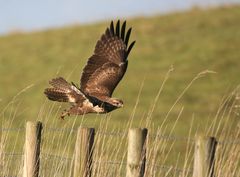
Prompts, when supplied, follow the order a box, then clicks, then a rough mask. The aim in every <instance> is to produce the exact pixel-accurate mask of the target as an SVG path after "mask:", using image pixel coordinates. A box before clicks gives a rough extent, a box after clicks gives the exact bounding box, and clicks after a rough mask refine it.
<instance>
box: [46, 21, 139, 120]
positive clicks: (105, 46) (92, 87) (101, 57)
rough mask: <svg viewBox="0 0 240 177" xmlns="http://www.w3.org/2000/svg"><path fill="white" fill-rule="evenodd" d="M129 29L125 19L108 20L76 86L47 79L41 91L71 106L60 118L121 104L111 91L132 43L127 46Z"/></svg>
mask: <svg viewBox="0 0 240 177" xmlns="http://www.w3.org/2000/svg"><path fill="white" fill-rule="evenodd" d="M131 30H132V28H129V29H128V30H126V21H124V22H123V24H122V25H121V24H120V21H119V20H118V21H117V24H116V27H114V23H113V21H112V22H111V24H110V27H108V28H107V29H106V31H105V33H104V34H103V35H102V36H101V38H100V39H99V40H98V41H97V44H96V46H95V50H94V53H93V55H92V56H91V57H90V58H89V59H88V62H87V64H86V66H85V67H84V69H83V72H82V76H81V79H80V88H78V87H77V86H76V85H75V84H74V83H69V82H67V81H66V80H65V79H64V78H62V77H58V78H55V79H52V80H51V81H49V84H50V85H51V86H52V87H51V88H46V89H45V90H44V93H45V95H46V96H47V98H48V99H49V100H52V101H58V102H70V103H71V105H72V106H71V107H70V108H69V109H68V110H64V112H62V114H61V118H62V119H64V117H65V116H67V115H68V116H70V115H83V114H87V113H108V112H110V111H113V110H115V109H117V108H121V107H122V106H123V101H122V100H120V99H117V98H113V97H112V94H113V91H114V89H115V88H116V86H117V85H118V83H119V82H120V81H121V79H122V78H123V76H124V74H125V72H126V70H127V66H128V55H129V53H130V51H131V49H132V47H133V46H134V44H135V41H133V42H131V44H130V45H128V41H129V37H130V34H131Z"/></svg>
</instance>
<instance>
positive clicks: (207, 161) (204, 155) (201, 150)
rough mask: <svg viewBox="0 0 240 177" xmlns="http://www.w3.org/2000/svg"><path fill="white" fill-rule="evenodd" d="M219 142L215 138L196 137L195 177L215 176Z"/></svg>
mask: <svg viewBox="0 0 240 177" xmlns="http://www.w3.org/2000/svg"><path fill="white" fill-rule="evenodd" d="M216 146H217V141H216V139H215V138H214V137H204V136H198V137H196V142H195V152H194V169H193V177H213V176H214V156H215V151H216Z"/></svg>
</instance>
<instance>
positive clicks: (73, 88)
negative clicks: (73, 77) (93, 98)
mask: <svg viewBox="0 0 240 177" xmlns="http://www.w3.org/2000/svg"><path fill="white" fill-rule="evenodd" d="M71 89H72V90H74V91H75V92H76V93H77V94H79V95H81V96H83V98H86V97H85V95H84V94H83V93H82V92H81V91H80V90H79V89H78V88H76V87H75V86H73V85H71Z"/></svg>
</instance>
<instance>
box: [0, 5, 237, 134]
mask: <svg viewBox="0 0 240 177" xmlns="http://www.w3.org/2000/svg"><path fill="white" fill-rule="evenodd" d="M239 20H240V7H239V6H235V7H228V8H227V7H225V8H224V7H222V8H218V9H210V10H199V9H193V10H191V11H188V12H184V13H175V14H170V15H165V16H158V17H151V18H136V19H131V20H128V23H127V25H128V26H132V27H133V31H132V37H131V40H136V41H137V43H136V45H135V47H134V48H133V50H132V53H131V54H130V57H129V67H128V71H127V73H126V75H125V77H124V79H123V81H122V82H121V83H120V85H119V86H118V88H117V89H116V91H115V93H114V96H115V97H118V98H121V99H123V100H124V104H125V105H124V108H122V109H119V110H116V111H114V112H113V113H112V119H111V121H112V123H113V124H114V125H115V126H120V127H121V126H123V125H124V124H123V123H124V122H127V120H128V119H129V117H130V116H131V115H132V110H133V109H134V106H135V103H136V101H137V98H138V94H139V91H140V90H141V85H142V84H143V88H142V90H141V94H140V100H139V103H138V105H137V109H136V113H135V121H134V124H135V125H138V124H139V122H140V119H142V118H145V117H146V116H147V114H148V112H149V110H150V108H151V106H152V104H153V101H154V99H155V97H156V96H157V93H158V90H159V89H160V88H161V85H162V84H163V81H164V78H165V77H166V74H167V72H168V71H169V68H171V66H172V67H173V68H174V70H173V71H172V72H171V73H170V76H169V79H168V80H167V82H166V83H165V84H164V86H163V90H162V92H161V94H160V97H159V99H158V102H157V103H156V107H155V110H154V112H153V114H152V116H151V118H152V122H154V123H155V125H156V126H157V125H158V124H160V123H161V122H162V121H163V119H164V118H165V117H166V115H167V113H168V112H169V110H170V109H171V107H172V106H173V104H174V102H175V101H176V100H177V99H178V98H179V96H180V95H181V94H182V93H183V91H184V89H185V88H186V87H187V85H188V84H189V83H190V82H191V80H192V79H193V78H194V77H195V76H197V74H198V73H200V72H202V71H203V70H207V69H208V70H213V71H215V72H216V74H207V75H206V76H204V77H202V78H199V79H197V80H196V81H194V83H193V84H192V85H191V87H190V88H189V89H187V91H186V92H185V94H184V95H183V96H182V97H181V99H180V100H179V101H178V102H177V104H176V105H175V106H174V108H173V109H172V110H171V112H170V114H169V116H168V119H167V124H169V125H171V124H172V123H173V122H174V121H175V120H176V118H177V115H178V114H179V112H180V110H181V109H182V108H183V107H184V110H183V113H182V116H181V119H180V121H179V123H178V126H177V127H176V129H174V133H175V134H180V135H185V134H186V133H187V132H188V128H189V126H190V123H189V122H190V120H191V119H192V117H194V118H195V122H196V125H197V124H198V126H199V125H200V127H203V126H201V125H204V124H205V122H206V121H208V120H209V119H212V117H213V116H215V114H216V112H217V109H218V108H219V105H220V103H221V100H222V98H223V96H225V95H227V94H229V93H230V92H231V91H232V90H233V89H234V88H236V86H237V85H238V84H239V82H240V79H239V75H240V69H239V68H240V62H239V59H240V50H239V46H240V30H239V29H240V23H239ZM108 24H109V22H106V23H101V24H95V25H87V26H75V27H66V28H62V29H54V30H47V31H42V32H34V33H29V34H12V35H9V36H5V37H0V76H1V77H0V88H1V89H0V107H1V109H0V110H2V111H1V112H2V113H3V114H2V115H1V120H4V121H5V122H6V121H8V120H9V117H13V116H14V117H15V118H14V122H13V126H15V127H19V126H23V124H24V123H25V121H27V120H36V119H43V117H41V116H44V115H45V114H41V116H40V117H39V116H38V115H39V111H40V110H41V107H42V106H43V105H44V106H45V107H44V108H43V109H44V111H43V112H44V113H46V114H47V113H49V112H50V111H49V109H50V108H49V107H53V110H58V108H59V105H60V104H53V103H52V102H49V101H47V100H46V98H45V96H44V95H43V90H44V88H46V87H48V81H49V80H50V79H52V78H54V77H56V76H63V77H65V78H67V79H68V80H69V81H74V82H77V83H78V82H79V78H80V73H81V71H82V69H83V67H84V65H85V63H86V61H87V58H88V57H89V56H91V54H92V52H93V50H94V46H95V43H96V41H97V40H98V38H99V37H100V35H101V34H102V33H103V32H104V31H105V28H106V26H107V25H108ZM12 100H14V104H13V105H10V106H9V107H8V108H6V105H8V104H9V103H11V101H12ZM62 107H65V105H62ZM5 108H6V109H5ZM62 109H63V108H61V110H62ZM58 114H59V113H58ZM54 116H55V114H52V116H51V115H50V116H49V117H52V118H50V119H49V120H48V122H47V124H49V125H51V122H52V121H53V120H52V119H56V117H54ZM95 117H96V115H86V116H85V119H84V124H86V125H94V126H97V125H98V122H99V120H100V118H99V117H104V115H101V116H99V117H98V118H97V119H95ZM237 119H238V118H236V117H233V120H237ZM71 121H73V119H72V118H67V119H66V120H65V122H66V123H67V122H71ZM81 121H82V119H78V120H77V123H76V126H78V125H79V124H80V122H81ZM93 123H94V124H93ZM54 125H55V126H63V125H64V123H63V122H62V121H56V123H55V124H54ZM200 129H201V128H200Z"/></svg>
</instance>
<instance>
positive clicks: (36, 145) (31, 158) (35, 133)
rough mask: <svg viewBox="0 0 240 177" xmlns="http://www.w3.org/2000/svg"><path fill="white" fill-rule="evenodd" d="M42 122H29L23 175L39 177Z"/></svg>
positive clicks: (24, 176)
mask: <svg viewBox="0 0 240 177" xmlns="http://www.w3.org/2000/svg"><path fill="white" fill-rule="evenodd" d="M41 130H42V123H41V122H27V124H26V137H25V154H24V169H23V177H38V175H39V164H40V161H39V155H40V143H41Z"/></svg>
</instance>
